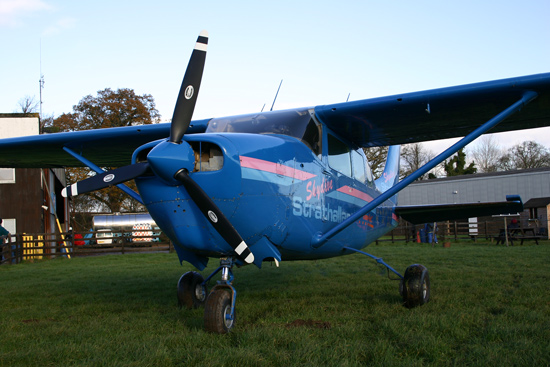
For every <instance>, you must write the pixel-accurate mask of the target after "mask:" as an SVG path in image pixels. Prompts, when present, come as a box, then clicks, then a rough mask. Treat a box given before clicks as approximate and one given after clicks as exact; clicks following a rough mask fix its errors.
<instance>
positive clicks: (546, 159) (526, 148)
mask: <svg viewBox="0 0 550 367" xmlns="http://www.w3.org/2000/svg"><path fill="white" fill-rule="evenodd" d="M499 164H500V167H501V169H503V170H514V169H527V168H541V167H550V151H549V150H548V149H547V148H546V147H544V146H543V145H541V144H539V143H537V142H535V141H532V140H530V141H524V142H523V143H521V144H517V145H514V146H513V147H512V148H511V149H510V150H509V152H508V153H507V154H505V155H503V156H502V157H501V159H500V161H499Z"/></svg>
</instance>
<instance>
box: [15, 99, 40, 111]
mask: <svg viewBox="0 0 550 367" xmlns="http://www.w3.org/2000/svg"><path fill="white" fill-rule="evenodd" d="M18 105H19V111H20V112H21V113H34V112H36V111H38V102H37V101H35V100H34V97H31V96H25V97H23V98H21V99H20V100H19V102H18Z"/></svg>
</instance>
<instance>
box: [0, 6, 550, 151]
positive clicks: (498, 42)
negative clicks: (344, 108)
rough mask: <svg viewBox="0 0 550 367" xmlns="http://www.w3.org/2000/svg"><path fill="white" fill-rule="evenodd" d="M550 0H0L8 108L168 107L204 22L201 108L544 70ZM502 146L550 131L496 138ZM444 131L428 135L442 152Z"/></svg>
mask: <svg viewBox="0 0 550 367" xmlns="http://www.w3.org/2000/svg"><path fill="white" fill-rule="evenodd" d="M548 14H550V1H549V0H532V1H531V0H525V1H522V2H519V1H517V0H516V1H509V0H499V1H493V0H483V1H479V0H475V1H472V0H463V1H460V2H458V1H441V0H439V1H431V0H427V1H422V0H420V1H414V2H412V1H400V0H394V1H391V2H390V1H370V0H357V1H349V0H340V1H338V2H336V1H324V0H316V1H300V0H292V1H287V0H279V1H270V2H262V1H259V0H254V1H244V0H234V1H217V0H211V1H207V2H202V1H187V0H178V1H163V0H158V1H156V2H152V1H141V0H133V1H116V0H109V1H104V0H94V1H84V2H83V1H74V0H72V1H63V0H0V50H1V51H0V52H1V55H0V112H1V113H10V112H18V111H20V107H19V101H20V100H21V99H23V98H25V97H26V96H29V97H34V98H35V100H36V101H38V100H39V98H40V97H39V96H40V89H39V79H40V75H43V76H44V81H45V83H44V88H43V90H42V102H43V104H42V111H43V116H54V117H57V116H59V115H61V114H62V113H69V112H72V108H73V106H74V105H76V104H77V103H78V102H79V101H80V100H81V99H82V98H83V97H85V96H87V95H96V94H97V92H98V91H100V90H103V89H105V88H111V89H118V88H131V89H134V90H135V92H136V93H138V94H151V95H152V96H153V97H154V99H155V102H156V107H157V109H158V110H159V112H160V114H161V115H162V121H168V120H170V119H171V117H172V113H173V107H174V104H175V101H176V98H177V94H178V91H179V88H180V84H181V80H182V78H183V74H184V72H185V69H186V66H187V62H188V60H189V57H190V55H191V51H192V49H193V46H194V44H195V40H196V38H197V35H198V34H199V33H200V31H201V30H203V29H205V30H207V31H208V32H209V36H210V38H209V45H208V55H207V60H206V66H205V71H204V75H203V80H202V84H201V90H200V96H199V98H198V102H197V106H196V108H195V113H194V119H201V118H210V117H221V116H228V115H235V114H240V113H250V112H258V111H260V110H261V109H262V107H263V106H264V105H265V109H269V108H271V104H272V103H273V98H274V96H275V93H276V91H277V87H278V86H279V83H280V81H281V80H283V83H282V86H281V90H280V92H279V95H278V98H277V101H276V103H275V107H274V109H286V108H293V107H305V106H316V105H322V104H330V103H336V102H343V101H345V100H346V99H347V98H348V95H349V96H350V97H349V99H350V100H360V99H366V98H373V97H380V96H387V95H393V94H399V93H405V92H414V91H420V90H427V89H433V88H440V87H447V86H454V85H462V84H468V83H474V82H482V81H489V80H496V79H502V78H509V77H516V76H523V75H531V74H537V73H546V72H550V21H549V20H548V19H549V18H548ZM496 137H497V141H498V142H499V144H500V145H501V146H503V147H507V146H508V147H509V146H512V145H514V144H519V143H521V142H522V141H524V140H535V141H537V142H539V143H540V144H543V145H545V146H546V147H549V148H550V128H544V129H533V130H526V131H524V132H514V133H506V134H498V135H496ZM449 144H450V142H448V141H445V142H437V143H431V144H430V145H428V148H429V149H432V150H434V151H435V152H436V153H437V152H438V151H439V150H441V149H444V148H446V147H447V146H448V145H449Z"/></svg>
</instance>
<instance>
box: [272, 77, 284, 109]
mask: <svg viewBox="0 0 550 367" xmlns="http://www.w3.org/2000/svg"><path fill="white" fill-rule="evenodd" d="M281 84H283V79H281V82H280V83H279V88H277V93H275V99H274V100H273V104H272V105H271V109H270V111H273V106H275V101H276V100H277V96H278V95H279V90H280V89H281Z"/></svg>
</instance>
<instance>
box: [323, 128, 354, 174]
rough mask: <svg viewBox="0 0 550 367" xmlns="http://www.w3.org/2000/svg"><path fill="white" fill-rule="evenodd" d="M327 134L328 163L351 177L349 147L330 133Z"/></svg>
mask: <svg viewBox="0 0 550 367" xmlns="http://www.w3.org/2000/svg"><path fill="white" fill-rule="evenodd" d="M327 135H328V164H329V165H330V166H331V167H332V168H334V169H335V170H337V171H339V172H341V173H343V174H344V175H346V176H349V177H351V160H350V149H349V147H348V146H347V144H344V143H343V142H341V141H340V140H338V139H337V138H335V137H334V136H332V135H331V134H327Z"/></svg>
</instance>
